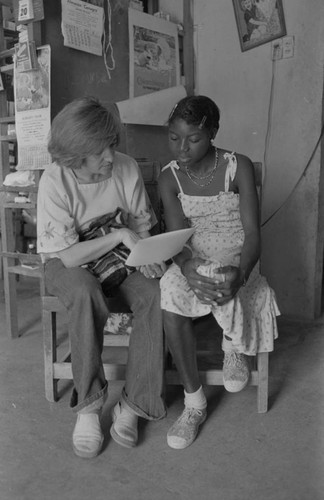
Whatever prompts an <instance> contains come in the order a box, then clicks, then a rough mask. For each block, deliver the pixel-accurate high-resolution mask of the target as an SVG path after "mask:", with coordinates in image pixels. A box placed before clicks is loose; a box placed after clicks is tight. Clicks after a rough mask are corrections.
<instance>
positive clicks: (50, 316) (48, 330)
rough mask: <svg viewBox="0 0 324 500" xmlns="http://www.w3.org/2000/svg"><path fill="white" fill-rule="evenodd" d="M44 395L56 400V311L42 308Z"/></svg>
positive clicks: (52, 400) (48, 398) (50, 399)
mask: <svg viewBox="0 0 324 500" xmlns="http://www.w3.org/2000/svg"><path fill="white" fill-rule="evenodd" d="M43 337H44V338H43V340H44V371H45V396H46V399H47V400H48V401H50V402H54V401H57V399H58V394H57V383H58V380H57V379H55V378H54V363H55V362H56V312H53V311H46V310H43Z"/></svg>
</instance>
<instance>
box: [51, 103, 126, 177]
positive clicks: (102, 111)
mask: <svg viewBox="0 0 324 500" xmlns="http://www.w3.org/2000/svg"><path fill="white" fill-rule="evenodd" d="M120 131H121V123H120V120H119V117H118V115H117V111H116V113H114V112H113V111H112V110H111V111H110V110H108V109H107V108H105V107H104V106H103V105H102V104H100V102H99V101H98V99H96V98H95V97H87V96H86V97H81V98H78V99H74V100H73V101H72V102H70V103H69V104H67V105H66V106H65V107H64V108H63V109H62V110H61V111H60V112H59V113H58V114H57V115H56V116H55V118H54V120H53V122H52V126H51V132H50V139H49V142H48V151H49V153H50V154H51V156H52V161H53V162H56V163H57V164H58V165H60V166H61V167H66V168H80V167H81V165H82V163H83V161H84V160H85V158H87V157H88V156H91V155H100V154H101V153H102V152H103V151H104V149H105V148H107V147H115V146H117V145H118V144H119V139H120Z"/></svg>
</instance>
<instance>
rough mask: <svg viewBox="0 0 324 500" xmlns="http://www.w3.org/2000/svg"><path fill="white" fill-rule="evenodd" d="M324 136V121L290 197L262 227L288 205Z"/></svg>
mask: <svg viewBox="0 0 324 500" xmlns="http://www.w3.org/2000/svg"><path fill="white" fill-rule="evenodd" d="M323 136H324V123H322V129H321V133H320V135H319V138H318V140H317V141H316V144H315V147H314V149H313V151H312V153H311V155H310V157H309V160H308V162H307V163H306V166H305V168H304V170H303V172H302V174H301V175H300V177H299V179H298V180H297V182H296V184H295V186H294V187H293V189H292V190H291V192H290V194H289V196H288V197H287V198H286V199H285V201H284V202H283V203H282V204H281V205H280V206H279V207H278V208H277V210H275V211H274V212H273V213H272V214H271V215H270V216H269V217H268V218H267V219H266V220H265V221H264V222H263V223H262V224H261V227H264V226H265V225H266V224H267V223H268V222H269V221H270V220H271V219H272V218H273V217H274V216H275V215H276V214H277V213H278V212H279V211H280V210H281V209H282V208H283V207H284V206H285V205H286V203H287V202H288V200H290V198H291V196H292V195H293V193H294V192H295V190H296V188H297V186H298V185H299V184H300V182H301V180H302V179H303V177H305V175H306V172H307V170H308V169H309V166H310V164H311V162H312V159H313V158H314V156H315V153H316V151H317V148H318V146H319V145H320V143H321V140H322V138H323Z"/></svg>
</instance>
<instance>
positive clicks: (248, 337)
mask: <svg viewBox="0 0 324 500" xmlns="http://www.w3.org/2000/svg"><path fill="white" fill-rule="evenodd" d="M224 158H225V159H227V160H228V165H227V169H226V174H225V189H224V191H221V192H220V193H219V194H217V195H214V196H192V195H187V194H185V193H184V192H183V189H182V186H181V184H180V181H179V179H178V176H177V173H176V170H177V169H179V167H178V165H177V163H176V162H175V161H172V162H171V163H169V164H168V165H166V167H164V169H166V168H171V171H172V172H173V175H174V176H175V178H176V180H177V183H178V186H179V190H180V192H179V194H178V198H179V200H180V202H181V206H182V210H183V213H184V216H185V217H186V218H187V220H188V223H189V226H190V227H193V228H195V232H194V234H193V236H192V237H191V239H190V241H189V245H190V247H191V250H192V252H193V256H197V257H198V256H199V257H201V258H203V259H206V260H209V261H212V262H213V263H212V264H210V265H208V266H200V267H201V269H199V268H198V269H197V271H198V272H200V273H201V274H204V275H207V276H210V277H213V276H215V269H216V268H218V267H219V266H226V265H233V266H239V263H240V253H241V249H242V246H243V242H244V231H243V226H242V222H241V217H240V206H239V194H237V193H233V192H231V191H229V183H230V179H231V180H233V179H234V177H235V174H236V168H237V161H236V157H235V155H234V153H231V154H230V153H225V154H224ZM215 249H217V252H216V253H215ZM218 279H219V278H218ZM160 286H161V306H162V309H164V310H166V311H169V312H173V313H176V314H179V315H182V316H187V317H200V316H205V315H207V314H209V313H210V312H211V313H212V314H213V315H214V317H215V319H216V321H217V322H218V324H219V325H220V326H221V328H222V329H223V349H224V350H228V349H229V348H230V347H229V345H230V346H232V348H233V349H234V350H235V351H237V352H240V353H244V354H246V355H250V356H252V355H255V354H256V353H258V352H270V351H273V348H274V340H275V339H276V338H277V337H278V330H277V321H276V316H278V315H279V314H280V312H279V309H278V306H277V302H276V297H275V293H274V291H273V290H272V289H271V288H270V286H269V285H268V283H267V280H266V278H264V277H263V276H261V275H260V273H259V265H258V264H257V265H256V266H255V268H254V269H253V271H252V273H251V274H250V276H249V279H248V281H247V283H246V285H245V286H244V287H241V288H240V289H239V291H238V293H237V294H236V295H235V297H234V298H233V299H232V300H230V301H229V302H228V303H227V304H225V305H222V306H219V305H217V304H216V303H212V304H205V303H202V302H201V301H200V300H199V299H198V297H197V296H196V294H195V293H194V292H193V290H192V289H191V288H190V287H189V283H188V281H187V279H186V278H185V277H184V276H183V274H182V273H181V270H180V268H179V266H178V265H176V264H172V265H171V266H170V267H169V269H168V270H167V272H166V273H165V274H164V276H163V277H162V278H161V280H160ZM225 336H226V339H231V340H230V343H229V342H228V340H225ZM224 346H226V348H225V347H224Z"/></svg>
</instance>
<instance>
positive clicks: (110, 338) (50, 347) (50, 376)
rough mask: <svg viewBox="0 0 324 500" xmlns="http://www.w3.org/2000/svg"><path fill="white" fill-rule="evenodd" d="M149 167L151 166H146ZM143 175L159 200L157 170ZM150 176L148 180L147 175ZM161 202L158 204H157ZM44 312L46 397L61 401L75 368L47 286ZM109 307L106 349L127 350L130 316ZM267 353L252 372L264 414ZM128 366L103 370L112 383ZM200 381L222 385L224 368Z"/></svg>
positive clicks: (169, 373)
mask: <svg viewBox="0 0 324 500" xmlns="http://www.w3.org/2000/svg"><path fill="white" fill-rule="evenodd" d="M146 167H148V166H146ZM254 167H255V173H256V180H257V185H258V188H259V189H261V184H262V165H261V163H254ZM142 172H144V180H145V184H146V186H147V188H148V193H149V195H150V197H151V200H152V199H153V200H155V202H156V201H157V200H158V194H157V186H156V179H157V175H158V169H157V170H156V169H155V171H154V172H153V173H152V171H151V170H149V168H147V173H146V174H145V168H144V170H143V168H142ZM148 173H149V179H148V177H147V174H148ZM158 203H159V201H158ZM42 290H43V292H42V310H43V339H44V362H45V394H46V398H47V399H48V401H56V400H57V398H58V391H57V384H58V381H59V380H60V379H72V378H73V377H72V369H71V362H70V352H69V350H67V352H66V353H65V354H64V355H63V356H62V359H60V360H58V347H59V346H58V345H57V314H58V313H60V312H63V311H64V307H63V306H62V304H61V303H60V301H59V300H58V298H57V297H53V296H49V295H46V293H45V287H44V284H43V286H42ZM109 308H110V311H111V315H110V317H109V318H108V321H107V324H106V329H105V330H106V331H105V335H104V347H109V348H110V349H112V348H114V347H119V348H120V347H128V344H129V333H130V330H131V316H130V313H129V311H127V308H125V307H123V306H122V304H119V303H118V302H114V300H113V299H111V301H110V304H109ZM116 317H117V318H118V319H119V323H120V325H121V328H120V331H116V327H115V326H114V324H113V323H114V319H116ZM268 360H269V354H268V353H258V354H257V356H256V360H255V361H256V362H255V366H254V367H253V369H252V371H251V376H250V381H249V383H250V385H253V386H256V387H257V410H258V412H259V413H265V412H266V411H267V409H268ZM125 368H126V365H125V364H118V363H113V362H109V363H107V362H105V363H104V371H105V376H106V379H107V380H108V381H109V380H124V379H125ZM199 374H200V379H201V382H202V384H204V385H223V376H222V369H216V368H208V369H206V370H201V371H200V372H199ZM165 377H166V384H170V385H179V384H180V379H179V376H178V373H177V371H176V370H175V369H173V368H172V366H171V367H170V366H168V367H166V372H165Z"/></svg>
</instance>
